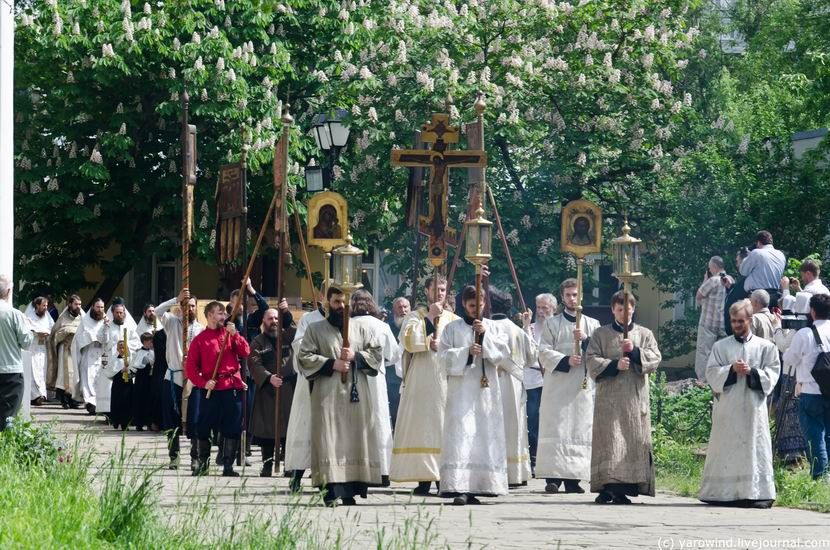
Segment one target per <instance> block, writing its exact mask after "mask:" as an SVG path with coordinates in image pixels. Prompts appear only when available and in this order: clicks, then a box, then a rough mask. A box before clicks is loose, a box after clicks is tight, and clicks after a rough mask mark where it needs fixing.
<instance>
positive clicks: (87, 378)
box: [72, 313, 112, 406]
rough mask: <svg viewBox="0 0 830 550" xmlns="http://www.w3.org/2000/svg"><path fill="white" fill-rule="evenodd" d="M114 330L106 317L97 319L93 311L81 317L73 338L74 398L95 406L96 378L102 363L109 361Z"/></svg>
mask: <svg viewBox="0 0 830 550" xmlns="http://www.w3.org/2000/svg"><path fill="white" fill-rule="evenodd" d="M111 334H112V331H110V330H109V328H108V327H107V326H106V325H105V324H104V318H103V317H102V318H101V320H100V321H96V320H95V319H93V318H92V315H91V313H86V314H84V316H83V317H82V318H81V324H80V326H79V327H78V332H76V333H75V338H73V339H72V361H73V362H74V363H75V372H74V373H73V374H74V387H75V390H76V392H75V393H74V394H73V395H72V398H73V399H75V400H76V401H83V402H85V403H87V404H89V405H93V406H95V404H96V399H95V379H96V378H97V377H98V371H99V370H100V369H101V365H102V364H104V363H106V362H107V354H108V353H109V350H110V342H109V339H110V335H111Z"/></svg>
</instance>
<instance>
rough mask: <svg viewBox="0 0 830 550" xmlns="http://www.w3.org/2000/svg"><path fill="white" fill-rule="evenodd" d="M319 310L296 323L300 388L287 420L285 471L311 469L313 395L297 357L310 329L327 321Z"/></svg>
mask: <svg viewBox="0 0 830 550" xmlns="http://www.w3.org/2000/svg"><path fill="white" fill-rule="evenodd" d="M325 318H326V317H325V316H324V315H323V314H322V313H321V312H320V310H319V309H315V310H314V311H309V312H307V313H306V314H304V315H303V316H302V318H301V319H300V322H299V323H297V333H296V334H295V335H294V341H293V342H292V343H291V349H292V350H294V354H293V358H294V359H293V363H294V372H296V373H297V374H298V376H297V386H296V387H295V388H294V399H293V400H292V401H291V414H290V415H289V417H288V429H287V431H286V435H285V469H286V470H288V471H290V470H308V469H309V468H311V392H310V390H309V386H308V380H306V377H305V375H304V374H303V373H302V372H301V371H300V368H299V365H298V364H297V356H298V355H299V354H300V345H301V344H302V342H303V335H304V334H305V332H306V330H308V327H309V325H311V324H312V323H316V322H317V321H323V320H325Z"/></svg>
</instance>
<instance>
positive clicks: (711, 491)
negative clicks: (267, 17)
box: [699, 291, 781, 508]
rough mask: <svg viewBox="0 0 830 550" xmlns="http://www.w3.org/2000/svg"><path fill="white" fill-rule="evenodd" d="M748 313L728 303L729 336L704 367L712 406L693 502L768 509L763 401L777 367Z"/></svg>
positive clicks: (771, 493)
mask: <svg viewBox="0 0 830 550" xmlns="http://www.w3.org/2000/svg"><path fill="white" fill-rule="evenodd" d="M756 292H757V291H756ZM752 313H753V307H752V305H751V304H750V302H749V300H741V301H739V302H735V303H734V304H732V306H731V307H730V308H729V316H730V318H731V321H732V333H733V335H734V336H728V337H726V338H724V339H723V340H719V341H718V342H717V343H716V344H715V346H714V347H713V348H712V354H711V355H710V356H709V364H708V365H707V366H706V381H707V382H708V383H709V385H710V386H711V387H712V392H713V394H714V398H715V402H714V406H713V409H712V433H711V434H710V436H709V446H708V450H707V452H706V464H705V465H704V467H703V483H702V485H701V488H700V497H699V498H700V500H702V501H703V502H707V503H709V504H716V505H720V506H737V507H742V508H769V507H770V506H772V503H773V502H774V501H775V479H774V472H773V468H772V442H771V440H770V433H769V421H768V418H767V414H768V413H767V396H768V395H769V394H770V393H771V392H772V390H773V388H775V383H776V382H777V381H778V375H779V373H780V371H781V364H780V362H779V359H778V350H777V349H776V347H775V345H774V344H773V343H771V342H769V341H767V340H764V339H763V338H761V337H759V336H757V335H754V334H752V331H751V330H750V325H751V323H752Z"/></svg>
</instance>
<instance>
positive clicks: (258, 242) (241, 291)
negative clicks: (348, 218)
mask: <svg viewBox="0 0 830 550" xmlns="http://www.w3.org/2000/svg"><path fill="white" fill-rule="evenodd" d="M276 203H277V195H276V194H275V195H274V198H272V199H271V205H270V206H269V207H268V212H267V213H266V214H265V219H264V220H263V221H262V227H261V228H260V229H259V236H258V237H257V239H256V244H255V245H254V251H253V254H251V258H250V259H249V260H248V267H247V268H246V269H245V275H244V276H243V277H242V286H241V288H240V289H239V299H238V300H237V301H236V305H234V307H233V309H232V310H231V317H230V322H234V321H235V320H236V317H237V316H238V315H239V311H240V310H241V307H240V306H241V304H242V298H243V297H244V296H245V287H246V286H247V284H246V283H247V281H248V278H249V277H250V276H251V271H253V269H254V262H255V261H256V258H257V254H258V253H259V247H260V245H261V244H262V238H263V237H264V236H265V230H266V229H267V228H268V220H269V219H270V218H271V214H272V213H273V211H274V205H275V204H276ZM227 343H228V333H227V332H225V334H224V335H223V336H222V347H221V348H219V355H218V356H217V357H216V364H215V365H214V367H213V375H212V376H211V377H210V379H211V380H216V376H217V374H219V363H221V362H222V354H224V353H225V347H226V346H227ZM212 391H213V390H208V392H207V395H205V399H210V394H211V393H212Z"/></svg>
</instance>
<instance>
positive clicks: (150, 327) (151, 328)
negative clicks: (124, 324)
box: [135, 315, 161, 338]
mask: <svg viewBox="0 0 830 550" xmlns="http://www.w3.org/2000/svg"><path fill="white" fill-rule="evenodd" d="M160 328H161V324H160V323H159V319H158V317H155V318H154V319H153V322H152V323H148V322H147V319H145V318H144V316H143V315H142V316H141V321H139V322H138V326H137V327H136V329H135V333H136V334H138V337H139V338H141V335H142V334H144V333H145V332H149V333H150V334H155V333H156V331H157V330H159V329H160Z"/></svg>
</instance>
